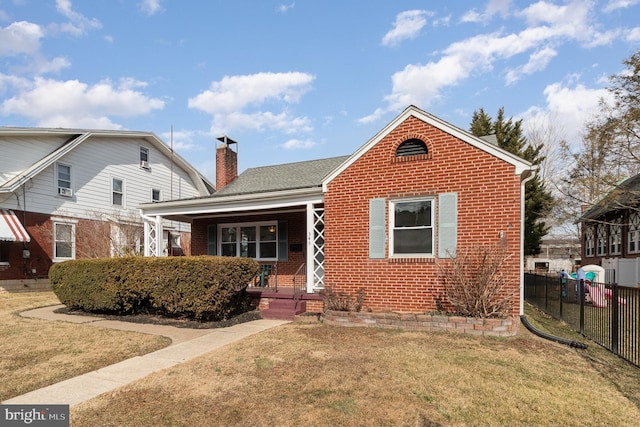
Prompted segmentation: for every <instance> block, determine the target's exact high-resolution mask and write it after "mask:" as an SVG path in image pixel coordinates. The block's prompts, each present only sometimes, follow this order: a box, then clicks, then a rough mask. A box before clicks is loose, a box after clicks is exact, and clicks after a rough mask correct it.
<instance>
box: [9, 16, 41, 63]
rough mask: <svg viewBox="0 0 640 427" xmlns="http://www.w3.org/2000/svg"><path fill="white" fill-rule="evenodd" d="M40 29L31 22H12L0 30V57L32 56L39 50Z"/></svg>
mask: <svg viewBox="0 0 640 427" xmlns="http://www.w3.org/2000/svg"><path fill="white" fill-rule="evenodd" d="M43 36H44V32H43V31H42V28H40V26H39V25H38V24H33V23H31V22H25V21H20V22H13V23H12V24H10V25H9V26H8V27H4V28H0V55H3V56H4V55H18V54H27V55H33V54H35V53H37V52H38V51H39V50H40V39H41V38H42V37H43Z"/></svg>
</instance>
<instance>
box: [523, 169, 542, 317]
mask: <svg viewBox="0 0 640 427" xmlns="http://www.w3.org/2000/svg"><path fill="white" fill-rule="evenodd" d="M537 170H538V167H537V166H533V167H532V168H531V169H528V170H527V171H525V172H530V174H529V175H528V176H526V177H524V179H523V180H522V181H520V316H524V211H525V189H524V187H525V185H526V184H527V182H529V181H531V180H532V179H533V178H534V177H535V176H536V171H537Z"/></svg>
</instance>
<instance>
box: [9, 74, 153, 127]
mask: <svg viewBox="0 0 640 427" xmlns="http://www.w3.org/2000/svg"><path fill="white" fill-rule="evenodd" d="M22 85H23V87H22V88H21V89H22V90H21V91H19V93H18V94H17V95H15V96H13V97H12V98H9V99H6V100H5V101H4V102H2V104H1V105H0V112H2V114H4V115H11V114H16V115H20V116H23V117H27V118H30V119H32V120H34V121H35V122H36V123H37V126H46V127H85V128H108V129H114V128H115V129H117V128H120V125H118V124H116V123H114V122H113V121H112V120H111V117H134V116H141V115H145V114H148V113H149V112H151V111H152V110H158V109H162V108H163V107H164V102H163V101H161V100H159V99H155V98H149V97H147V96H145V95H144V94H142V93H140V92H137V91H135V90H133V89H132V88H133V87H140V86H144V84H143V83H141V82H138V83H134V81H132V80H131V79H125V80H123V81H122V82H121V85H114V84H113V83H112V82H111V81H108V80H105V81H101V82H99V83H97V84H95V85H93V86H89V85H87V84H86V83H82V82H80V81H78V80H67V81H60V80H51V79H44V78H36V79H35V80H33V81H32V82H31V83H30V85H29V87H28V88H27V87H24V86H25V83H24V81H23V82H22ZM61 99H64V102H60V100H61Z"/></svg>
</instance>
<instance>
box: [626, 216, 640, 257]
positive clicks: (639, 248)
mask: <svg viewBox="0 0 640 427" xmlns="http://www.w3.org/2000/svg"><path fill="white" fill-rule="evenodd" d="M627 241H628V243H627V250H628V251H629V253H630V254H637V253H639V252H640V213H638V212H633V213H631V214H630V215H629V229H628V231H627Z"/></svg>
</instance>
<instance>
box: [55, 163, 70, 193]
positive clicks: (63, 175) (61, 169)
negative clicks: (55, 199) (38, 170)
mask: <svg viewBox="0 0 640 427" xmlns="http://www.w3.org/2000/svg"><path fill="white" fill-rule="evenodd" d="M56 175H57V177H56V178H57V182H58V194H59V195H61V196H66V197H70V196H71V195H72V194H73V193H72V190H71V166H69V165H63V164H60V163H57V164H56Z"/></svg>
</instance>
